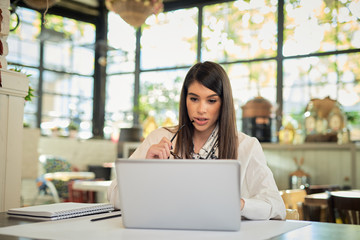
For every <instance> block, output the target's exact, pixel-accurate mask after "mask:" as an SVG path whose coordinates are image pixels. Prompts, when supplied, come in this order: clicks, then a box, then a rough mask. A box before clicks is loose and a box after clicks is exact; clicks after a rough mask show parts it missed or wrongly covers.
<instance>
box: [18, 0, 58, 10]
mask: <svg viewBox="0 0 360 240" xmlns="http://www.w3.org/2000/svg"><path fill="white" fill-rule="evenodd" d="M58 1H59V0H24V2H25V3H26V5H28V6H29V7H32V8H35V9H38V10H41V9H48V8H50V7H52V6H53V5H54V4H55V3H56V2H58Z"/></svg>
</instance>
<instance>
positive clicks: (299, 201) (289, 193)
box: [280, 189, 306, 220]
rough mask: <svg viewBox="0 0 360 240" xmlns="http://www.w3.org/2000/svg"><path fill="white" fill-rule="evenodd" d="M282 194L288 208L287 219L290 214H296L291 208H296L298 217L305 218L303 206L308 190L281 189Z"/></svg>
mask: <svg viewBox="0 0 360 240" xmlns="http://www.w3.org/2000/svg"><path fill="white" fill-rule="evenodd" d="M280 195H281V197H282V199H283V201H284V204H285V208H286V209H287V212H286V215H287V217H286V219H288V214H291V213H292V214H294V213H293V212H294V211H290V210H296V213H297V214H298V219H300V220H303V219H304V216H303V209H302V206H303V203H304V199H305V196H306V191H305V190H304V189H288V190H283V191H280Z"/></svg>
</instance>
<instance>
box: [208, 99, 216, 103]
mask: <svg viewBox="0 0 360 240" xmlns="http://www.w3.org/2000/svg"><path fill="white" fill-rule="evenodd" d="M216 102H217V100H216V99H209V103H216Z"/></svg>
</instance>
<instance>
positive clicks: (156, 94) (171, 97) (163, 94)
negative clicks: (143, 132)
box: [139, 69, 188, 126]
mask: <svg viewBox="0 0 360 240" xmlns="http://www.w3.org/2000/svg"><path fill="white" fill-rule="evenodd" d="M187 71H188V70H187V69H185V70H183V69H179V70H172V71H159V72H144V73H142V74H141V75H140V76H141V80H140V82H141V86H142V87H141V92H140V99H139V102H140V103H139V105H140V109H139V111H140V118H141V122H142V123H144V121H145V120H146V118H147V117H148V116H154V118H155V121H156V124H157V125H158V126H162V125H164V123H165V122H168V123H169V125H171V123H172V125H176V124H177V123H178V116H179V113H178V112H179V101H180V91H181V88H182V84H183V81H184V79H185V75H186V73H187ZM168 123H166V124H168Z"/></svg>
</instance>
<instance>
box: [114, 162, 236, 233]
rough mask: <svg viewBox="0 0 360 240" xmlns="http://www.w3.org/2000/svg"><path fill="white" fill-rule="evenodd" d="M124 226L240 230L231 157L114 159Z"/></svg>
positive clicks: (234, 173) (234, 172)
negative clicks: (225, 158) (222, 158)
mask: <svg viewBox="0 0 360 240" xmlns="http://www.w3.org/2000/svg"><path fill="white" fill-rule="evenodd" d="M116 173H117V181H118V187H119V193H120V201H121V205H120V206H121V211H122V216H123V224H124V226H125V227H127V228H160V229H196V230H239V228H240V221H241V213H240V206H241V203H240V164H239V162H238V161H236V160H134V159H118V160H116Z"/></svg>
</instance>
